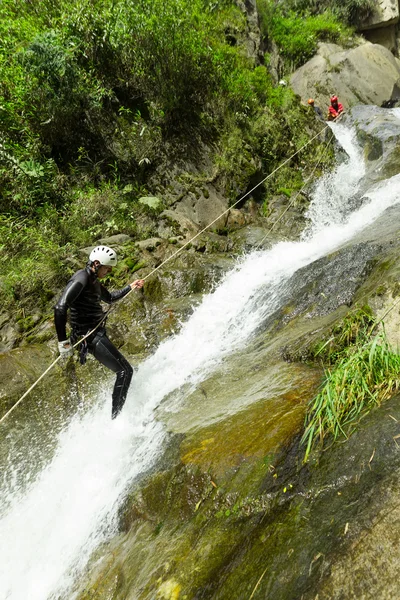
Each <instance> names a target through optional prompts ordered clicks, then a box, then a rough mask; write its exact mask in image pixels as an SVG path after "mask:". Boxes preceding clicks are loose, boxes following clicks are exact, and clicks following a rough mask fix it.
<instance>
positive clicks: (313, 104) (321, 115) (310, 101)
mask: <svg viewBox="0 0 400 600" xmlns="http://www.w3.org/2000/svg"><path fill="white" fill-rule="evenodd" d="M308 104H309V106H312V107H313V109H314V112H315V114H316V115H317V117H319V118H320V119H322V120H323V119H324V116H323V114H322V110H321V109H320V107H319V106H315V100H314V99H313V98H309V100H308Z"/></svg>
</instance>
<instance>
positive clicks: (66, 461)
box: [0, 124, 400, 600]
mask: <svg viewBox="0 0 400 600" xmlns="http://www.w3.org/2000/svg"><path fill="white" fill-rule="evenodd" d="M332 128H333V130H334V132H335V135H336V136H337V138H338V140H339V141H340V143H341V144H342V146H343V147H344V148H345V150H346V152H347V154H348V156H349V159H348V160H347V161H346V162H344V163H343V164H341V165H340V166H339V167H338V168H337V170H336V171H335V172H334V173H332V174H330V175H329V176H327V177H325V178H323V179H322V180H321V181H320V183H319V184H318V186H317V187H316V190H315V192H314V196H313V201H312V203H311V205H310V209H309V219H310V227H309V228H308V230H307V231H306V232H305V234H304V236H303V240H302V241H300V242H293V243H291V242H282V243H278V244H277V245H276V246H274V247H273V248H272V249H271V250H268V251H262V252H261V251H257V252H254V253H252V254H250V255H249V256H247V257H245V258H243V259H242V260H241V261H240V262H239V263H238V264H237V266H236V268H234V269H233V270H232V271H231V272H230V273H228V274H227V275H226V277H225V278H224V280H223V282H222V283H221V284H220V285H219V287H218V288H217V289H216V290H215V291H214V292H213V293H212V294H210V295H208V296H206V297H205V298H204V300H203V302H202V303H201V304H200V305H199V306H198V307H197V308H196V309H195V311H194V313H193V315H192V316H191V317H190V319H189V320H188V322H187V323H186V324H185V325H184V326H183V327H182V329H181V331H180V333H179V334H178V335H176V336H175V337H173V338H171V339H169V340H167V341H165V342H164V343H162V344H161V345H160V347H159V348H158V350H157V351H156V352H155V353H154V355H153V356H151V357H150V358H148V359H147V360H146V361H144V362H143V363H142V364H141V365H140V366H139V369H138V371H137V373H136V375H135V377H134V381H133V383H132V386H131V389H130V392H129V396H128V399H127V402H126V405H125V407H124V410H123V411H122V413H121V415H120V416H119V417H118V419H116V420H115V421H111V420H110V403H111V398H110V396H111V389H112V379H110V380H109V382H108V386H107V388H108V389H107V391H106V392H104V394H102V395H100V396H99V397H98V399H97V401H96V405H95V407H94V408H92V409H91V410H89V411H87V412H86V413H85V414H77V415H76V416H75V417H74V418H73V419H72V420H71V421H70V422H69V423H68V424H67V425H65V428H64V429H63V430H62V431H61V432H60V433H59V435H58V439H57V446H56V451H55V453H54V456H53V457H52V458H51V459H49V461H48V462H47V464H45V466H44V467H43V469H42V470H41V472H40V473H39V474H38V475H36V477H31V478H29V471H30V470H31V471H32V472H34V470H35V469H34V464H35V457H34V456H31V457H30V460H28V459H27V460H26V461H24V462H22V461H19V462H18V464H16V461H13V460H12V459H11V458H10V459H9V461H8V464H7V466H6V473H5V474H4V477H3V486H2V489H1V491H0V501H1V506H2V507H3V509H2V510H3V512H4V514H2V516H1V520H0V545H1V546H0V565H1V568H0V597H1V598H4V599H10V600H22V599H26V598H29V599H30V600H46V599H51V598H63V597H64V598H72V597H73V591H72V589H73V584H74V581H76V579H77V578H78V577H79V575H80V573H81V572H82V570H83V569H84V568H85V566H86V565H87V563H88V560H89V558H90V556H91V554H92V553H93V551H94V550H95V549H96V548H97V547H98V546H99V544H101V542H103V541H104V540H106V539H107V538H108V537H109V536H110V535H112V534H113V532H115V529H116V519H117V509H118V507H119V506H120V504H121V501H122V500H123V498H124V495H125V494H126V492H127V491H128V490H129V487H130V485H131V484H132V481H133V480H134V479H135V477H136V476H137V475H139V474H140V473H142V472H144V471H146V470H147V469H148V468H149V467H151V465H152V464H154V461H155V460H156V458H157V457H158V456H159V454H160V452H161V451H162V448H163V442H164V440H165V437H166V433H165V431H164V430H163V426H162V424H161V423H159V422H157V421H156V420H155V419H154V416H153V413H154V409H155V407H156V406H157V405H158V404H159V403H160V402H161V401H162V399H163V398H164V397H165V396H166V395H168V394H170V393H171V392H173V391H174V390H177V389H179V388H180V387H181V386H183V385H184V384H186V386H187V384H189V386H191V387H195V386H196V385H197V384H198V383H199V382H201V381H202V379H203V378H204V377H205V376H206V375H209V374H210V373H211V372H212V370H213V369H215V367H216V365H217V364H218V363H220V361H222V360H223V358H224V357H225V356H227V355H228V354H229V353H231V352H232V351H233V350H237V349H239V348H240V347H244V346H245V344H246V342H247V341H248V340H249V338H250V337H251V336H252V334H253V333H254V332H255V330H256V328H257V325H258V324H259V323H260V321H261V320H262V319H265V318H266V317H267V316H268V315H269V314H271V313H273V312H274V311H275V310H276V309H277V308H279V306H280V290H281V289H282V287H283V286H284V285H285V284H287V282H288V280H289V279H290V277H291V276H292V275H293V274H294V273H295V272H296V271H297V270H298V269H300V268H302V267H304V266H305V265H307V264H310V263H312V262H313V261H314V260H316V259H318V258H320V257H322V256H324V255H325V254H327V253H329V252H331V251H332V250H334V249H336V248H338V247H340V246H341V245H342V244H343V243H345V242H347V241H348V240H350V239H351V238H352V237H353V236H354V235H355V234H356V233H357V232H359V231H361V230H362V229H363V228H365V227H366V226H367V225H370V224H371V223H373V222H374V221H375V220H376V219H377V217H378V216H379V215H381V214H382V213H383V211H384V210H385V209H386V208H387V207H389V206H391V205H394V204H396V203H398V202H399V201H400V193H399V191H398V190H399V188H400V185H399V184H400V176H396V177H393V178H392V179H390V180H388V181H386V182H383V183H382V184H379V185H378V186H376V187H375V189H374V190H372V191H371V192H370V193H368V195H367V198H365V199H364V201H363V204H362V206H361V208H359V209H358V210H356V211H355V212H353V213H351V214H350V215H349V214H348V203H347V200H348V198H349V196H352V195H353V194H354V193H355V192H356V191H357V186H358V184H359V182H360V180H361V178H362V177H363V175H364V166H363V161H362V159H361V152H360V150H359V149H358V147H357V145H356V143H355V140H354V133H353V132H352V131H351V130H350V129H348V128H346V126H345V125H343V124H334V125H333V126H332ZM12 418H13V417H11V419H12ZM11 436H12V430H11V431H10V432H9V433H8V435H7V438H6V439H5V441H4V440H3V443H11V441H10V440H11ZM25 441H26V444H27V445H28V447H29V443H30V440H29V439H26V440H25ZM21 473H23V474H24V477H23V478H22V477H21ZM6 475H7V476H6ZM21 481H25V482H26V483H25V484H24V485H23V484H21V483H20V482H21ZM12 482H13V483H12ZM15 482H19V483H18V485H16V483H15Z"/></svg>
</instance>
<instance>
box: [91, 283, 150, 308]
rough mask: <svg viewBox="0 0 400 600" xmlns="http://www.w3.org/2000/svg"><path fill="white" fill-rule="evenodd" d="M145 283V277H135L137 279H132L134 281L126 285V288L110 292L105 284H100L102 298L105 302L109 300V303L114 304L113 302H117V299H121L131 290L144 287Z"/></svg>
mask: <svg viewBox="0 0 400 600" xmlns="http://www.w3.org/2000/svg"><path fill="white" fill-rule="evenodd" d="M143 284H144V281H143V279H135V281H132V283H130V284H129V285H126V286H125V287H124V288H122V290H116V291H114V292H109V291H108V289H107V288H106V287H104V285H101V284H100V286H101V299H102V300H103V302H107V304H113V302H116V301H117V300H120V299H121V298H123V297H124V296H126V295H127V294H129V292H130V291H131V290H135V289H139V288H141V287H143Z"/></svg>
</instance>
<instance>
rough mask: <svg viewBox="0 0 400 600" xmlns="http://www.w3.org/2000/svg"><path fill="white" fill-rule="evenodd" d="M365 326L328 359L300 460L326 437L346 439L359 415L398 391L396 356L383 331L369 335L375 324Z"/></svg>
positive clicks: (399, 364)
mask: <svg viewBox="0 0 400 600" xmlns="http://www.w3.org/2000/svg"><path fill="white" fill-rule="evenodd" d="M365 325H366V322H364V326H362V327H360V328H359V329H358V331H357V333H356V334H355V336H354V337H351V338H349V339H350V345H349V346H347V347H343V348H342V349H341V350H339V351H337V353H336V354H335V355H334V354H331V355H330V360H331V361H332V363H331V364H332V367H331V368H328V369H327V370H326V378H325V382H324V384H323V387H322V389H321V391H320V392H319V393H318V395H317V396H316V397H315V398H314V399H313V400H312V401H311V403H310V406H309V409H308V412H307V416H306V421H305V425H306V428H305V431H304V434H303V437H302V440H301V442H302V444H304V445H305V447H306V450H305V456H304V460H307V459H308V457H309V455H310V452H311V450H312V449H313V448H314V447H315V446H316V445H317V443H318V441H319V443H320V445H321V446H322V445H323V443H324V441H325V439H326V438H327V437H329V436H332V437H333V440H336V439H337V438H338V437H340V436H344V437H346V438H347V437H348V435H349V434H350V433H351V431H352V430H353V429H354V427H355V426H356V425H357V423H358V422H359V419H360V417H361V416H362V415H365V414H366V413H367V412H368V411H369V410H370V409H371V408H372V407H373V406H376V405H379V404H381V402H382V401H383V400H385V399H387V398H389V397H390V396H391V395H392V394H393V393H394V392H395V391H397V390H398V389H399V387H400V380H399V371H400V355H398V354H396V353H395V352H393V350H392V348H391V346H390V344H389V342H388V340H387V338H386V334H385V332H384V330H383V332H381V333H379V334H374V335H373V332H374V329H375V324H374V325H373V326H372V328H371V327H368V328H367V327H366V326H365ZM347 331H348V332H351V328H347ZM353 333H354V331H353ZM342 342H343V339H342ZM340 344H341V342H340V340H339V342H338V347H339V346H340Z"/></svg>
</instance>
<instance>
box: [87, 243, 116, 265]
mask: <svg viewBox="0 0 400 600" xmlns="http://www.w3.org/2000/svg"><path fill="white" fill-rule="evenodd" d="M89 260H90V261H91V262H94V261H95V260H98V261H99V263H100V264H101V265H106V266H107V267H115V265H116V264H117V253H116V252H115V251H114V250H112V249H111V248H108V246H96V248H93V250H92V251H91V253H90V256H89Z"/></svg>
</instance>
